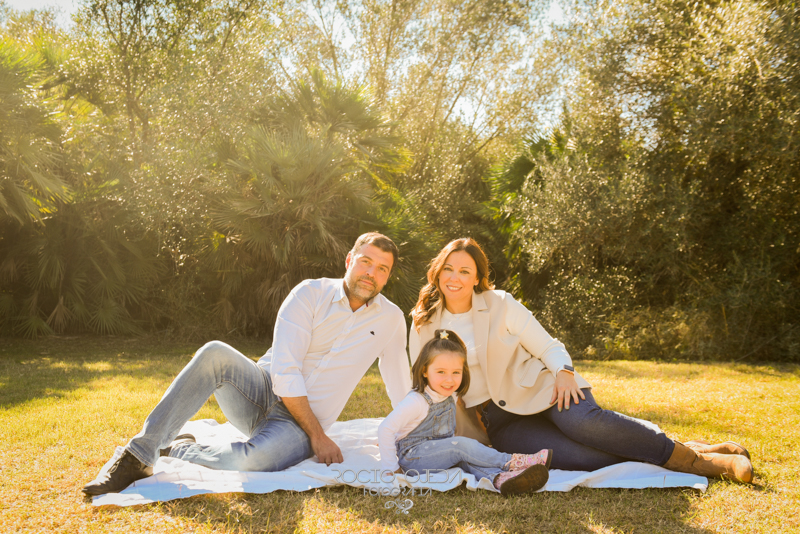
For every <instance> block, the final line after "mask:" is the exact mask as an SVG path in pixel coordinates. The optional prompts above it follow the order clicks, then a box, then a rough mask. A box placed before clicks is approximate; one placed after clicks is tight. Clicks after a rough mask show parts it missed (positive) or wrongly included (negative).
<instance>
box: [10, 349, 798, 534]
mask: <svg viewBox="0 0 800 534" xmlns="http://www.w3.org/2000/svg"><path fill="white" fill-rule="evenodd" d="M233 344H234V345H235V346H237V348H239V349H240V350H242V352H244V353H245V354H247V355H248V356H251V357H253V358H256V357H258V356H260V355H261V354H262V353H263V352H264V351H265V349H266V346H265V345H264V344H263V343H255V342H252V341H250V342H236V343H233ZM196 348H197V347H196V346H194V345H190V344H186V343H184V344H177V343H168V342H161V341H155V340H152V339H151V340H139V339H121V338H119V339H114V338H103V339H95V338H49V339H45V340H40V341H35V342H34V341H17V340H7V339H0V532H16V531H23V532H92V533H94V532H120V533H123V532H264V531H267V532H293V531H297V532H325V533H327V532H537V531H541V532H615V533H617V532H641V533H650V532H696V533H700V532H765V533H766V532H768V533H774V532H798V531H800V517H799V516H798V508H800V505H798V502H800V482H798V475H797V473H798V470H800V439H799V438H800V387H798V386H799V385H800V367H798V366H796V365H774V366H770V365H745V364H687V363H653V362H625V361H612V362H578V363H577V365H578V366H579V368H580V370H581V372H582V373H583V375H584V376H585V377H586V378H587V379H588V380H589V381H590V382H592V384H593V385H594V386H595V389H594V392H595V397H596V398H597V399H598V400H599V401H600V402H601V403H602V404H603V405H604V406H605V407H607V408H611V409H615V410H618V411H621V412H624V413H627V414H630V415H633V416H636V417H641V418H644V419H649V420H652V421H654V422H656V423H657V424H659V425H660V426H661V427H662V428H663V429H665V430H666V432H667V433H668V434H669V435H670V436H672V437H674V438H677V439H682V440H689V439H692V438H705V439H707V440H709V441H725V440H729V439H735V440H738V441H739V442H741V443H742V444H744V445H745V446H746V447H748V449H749V450H750V453H751V454H752V456H753V463H754V465H755V469H756V479H755V484H754V485H752V486H747V485H738V484H733V483H729V482H722V481H711V484H710V487H709V489H708V491H707V492H706V493H700V492H698V491H696V490H690V489H673V490H654V489H653V490H617V489H608V490H598V489H583V488H579V489H576V490H573V491H571V492H569V493H538V494H534V495H530V496H524V497H516V498H511V499H504V498H502V497H500V496H499V495H496V494H490V493H487V492H471V491H468V490H466V489H463V488H461V489H457V490H453V491H450V492H447V493H436V492H433V493H432V494H431V496H429V497H418V498H416V499H415V502H414V507H413V508H412V509H411V510H410V511H409V514H408V515H402V514H397V513H396V512H395V509H386V508H384V503H385V501H387V500H389V498H388V497H370V496H365V495H363V492H362V491H361V490H357V489H354V488H349V487H344V488H330V489H322V490H317V491H312V492H306V493H293V492H276V493H272V494H268V495H248V494H225V495H210V496H197V497H193V498H190V499H184V500H178V501H172V502H168V503H161V504H153V505H147V506H142V507H135V508H110V509H98V508H95V507H94V506H92V505H91V502H90V501H89V500H88V499H86V498H84V496H83V494H82V493H81V491H80V489H81V487H82V486H83V484H85V483H86V482H88V481H89V480H91V479H92V478H94V476H95V475H96V474H97V472H98V470H99V469H100V467H101V466H102V465H103V464H104V463H105V462H106V460H107V459H108V458H109V456H110V455H111V454H112V452H113V450H114V447H115V446H116V445H123V444H124V443H126V441H127V440H128V438H130V437H131V436H132V435H134V434H135V433H136V432H138V430H139V429H140V427H141V423H142V421H143V420H144V417H145V416H146V415H147V413H148V412H149V410H150V409H151V408H152V407H153V406H154V405H155V403H156V402H158V400H159V399H160V397H161V394H162V393H163V391H164V390H165V389H166V387H167V386H168V385H169V383H170V381H171V380H172V378H173V377H174V376H175V375H176V374H177V373H178V372H179V371H180V369H181V368H182V367H183V366H184V364H185V363H186V362H187V361H188V360H189V358H190V357H191V355H192V354H193V352H194V350H195V349H196ZM389 409H390V405H389V401H388V398H387V397H386V394H385V392H384V389H383V384H382V382H381V381H380V375H379V374H378V372H377V370H376V369H375V368H374V367H373V369H372V370H371V371H370V373H369V374H368V375H367V376H366V377H365V378H364V379H363V380H362V381H361V384H360V386H359V388H358V389H357V391H356V392H355V394H354V395H353V397H352V398H351V399H350V402H349V404H348V405H347V407H346V409H345V411H344V413H343V414H342V416H341V419H355V418H361V417H381V416H383V415H385V414H386V413H388V411H389ZM196 418H214V419H216V420H218V421H220V422H222V421H224V418H223V416H222V413H221V412H220V410H219V407H218V406H217V404H216V403H215V402H214V400H213V398H212V400H211V401H209V402H208V403H207V404H206V406H205V407H204V408H203V409H202V410H201V411H200V413H198V414H197V416H196ZM555 453H556V454H558V451H555Z"/></svg>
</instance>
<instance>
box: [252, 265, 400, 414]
mask: <svg viewBox="0 0 800 534" xmlns="http://www.w3.org/2000/svg"><path fill="white" fill-rule="evenodd" d="M376 358H378V359H379V368H380V372H381V377H382V378H383V382H384V384H386V391H387V393H388V394H389V399H390V400H391V401H392V407H394V406H396V405H397V404H398V403H399V402H400V401H401V400H403V397H405V395H406V393H408V391H409V390H410V389H411V376H410V374H411V373H410V370H409V365H408V357H407V355H406V323H405V320H404V319H403V312H402V311H401V310H400V308H398V307H397V306H396V305H395V304H394V303H392V302H390V301H389V300H388V299H386V298H385V297H384V296H383V295H380V294H379V295H377V296H376V297H374V298H373V299H372V300H370V301H369V302H368V303H367V304H364V305H363V306H361V307H360V308H359V309H357V310H356V311H353V310H352V309H351V308H350V304H349V301H348V299H347V295H346V294H345V291H344V280H342V279H341V278H339V279H330V278H320V279H317V280H305V281H303V282H301V283H300V284H299V285H297V286H296V287H295V288H294V289H292V292H291V293H290V294H289V296H288V297H286V300H284V301H283V304H282V305H281V308H280V310H279V311H278V318H277V320H276V322H275V331H274V334H273V344H272V347H271V348H270V349H269V350H268V351H267V353H266V354H265V355H264V356H263V357H262V358H261V359H260V360H259V361H258V365H259V366H260V367H262V368H264V369H265V370H266V371H267V372H269V373H270V377H271V378H272V390H273V392H274V393H275V394H276V395H278V396H279V397H308V403H309V405H310V406H311V411H312V412H314V415H315V416H316V417H317V419H318V420H319V423H320V425H321V426H322V428H323V429H324V430H327V429H328V428H330V426H331V425H332V424H333V423H334V422H335V421H336V419H337V418H338V417H339V414H340V413H341V412H342V410H343V409H344V406H345V404H347V399H349V398H350V394H351V393H352V392H353V390H354V389H355V388H356V386H357V385H358V382H359V380H361V377H362V376H364V374H365V373H366V372H367V370H368V369H369V367H370V365H372V363H373V362H374V361H375V359H376Z"/></svg>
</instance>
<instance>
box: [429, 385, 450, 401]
mask: <svg viewBox="0 0 800 534" xmlns="http://www.w3.org/2000/svg"><path fill="white" fill-rule="evenodd" d="M425 393H427V394H428V396H429V397H430V398H431V400H432V401H433V403H434V404H437V403H439V402H442V401H443V400H445V399H446V398H447V397H453V399H455V398H456V397H455V395H456V393H455V392H453V394H452V395H439V394H438V393H436V392H435V391H434V390H433V389H431V387H430V386H425Z"/></svg>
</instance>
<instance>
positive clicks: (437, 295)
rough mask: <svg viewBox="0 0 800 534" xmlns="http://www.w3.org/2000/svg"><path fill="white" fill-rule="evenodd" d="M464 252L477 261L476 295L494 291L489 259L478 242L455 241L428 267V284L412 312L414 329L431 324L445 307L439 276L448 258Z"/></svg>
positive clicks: (464, 238) (420, 293) (462, 239)
mask: <svg viewBox="0 0 800 534" xmlns="http://www.w3.org/2000/svg"><path fill="white" fill-rule="evenodd" d="M461 250H463V251H464V252H466V253H467V254H469V255H470V256H472V259H473V260H475V267H476V268H477V269H478V272H477V276H478V285H477V286H475V293H483V292H484V291H486V290H489V289H494V284H493V283H492V282H491V281H490V280H489V258H487V257H486V253H485V252H484V251H483V249H482V248H481V246H480V245H479V244H478V242H477V241H475V240H474V239H472V238H471V237H462V238H460V239H454V240H453V241H450V242H449V243H448V244H446V245H445V246H444V248H443V249H442V250H440V251H439V254H437V255H436V257H435V258H433V259H432V260H431V263H430V266H429V267H428V283H427V284H425V286H424V287H423V288H422V289H420V290H419V298H418V299H417V305H416V306H415V307H414V309H413V310H411V318H412V319H413V321H414V328H416V329H417V332H419V329H420V327H421V326H422V325H425V324H428V323H429V322H431V317H432V316H433V313H434V311H436V308H437V307H439V306H444V304H445V303H444V296H443V295H442V292H441V291H439V275H440V274H441V273H442V269H444V264H445V263H446V262H447V257H448V256H450V254H452V253H453V252H458V251H461Z"/></svg>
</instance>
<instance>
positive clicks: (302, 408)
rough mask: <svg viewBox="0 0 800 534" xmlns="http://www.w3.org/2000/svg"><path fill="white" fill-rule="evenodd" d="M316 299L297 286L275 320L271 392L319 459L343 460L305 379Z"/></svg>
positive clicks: (324, 460) (308, 290)
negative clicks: (321, 420) (310, 400)
mask: <svg viewBox="0 0 800 534" xmlns="http://www.w3.org/2000/svg"><path fill="white" fill-rule="evenodd" d="M314 306H315V301H314V298H313V296H312V291H311V290H310V288H309V287H308V286H306V285H304V286H302V287H298V288H295V289H294V290H292V292H291V293H290V294H289V296H288V297H286V300H284V301H283V304H282V305H281V309H280V310H279V311H278V318H277V320H276V322H275V334H274V336H273V345H272V351H273V352H272V361H271V363H270V377H271V378H272V391H273V392H274V393H275V394H276V395H278V396H279V397H280V398H281V399H282V400H283V404H284V405H285V406H286V408H287V409H288V410H289V413H291V414H292V417H294V419H295V421H297V424H298V425H300V428H302V429H303V430H304V431H305V433H306V434H308V437H309V439H310V440H311V448H312V450H313V451H314V454H316V455H317V458H318V459H319V461H320V462H325V463H326V464H328V465H330V464H331V463H334V462H342V451H340V450H339V447H338V446H337V445H336V443H334V442H333V441H332V440H331V439H330V438H329V437H328V436H326V435H325V432H324V431H323V430H322V425H320V424H319V420H318V419H317V417H316V416H315V415H314V412H312V411H311V406H310V405H309V403H308V393H307V392H306V386H305V381H304V380H303V375H302V367H303V358H304V357H305V355H306V353H307V352H308V347H309V345H310V343H311V331H312V329H313V316H314V312H313V309H314Z"/></svg>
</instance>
